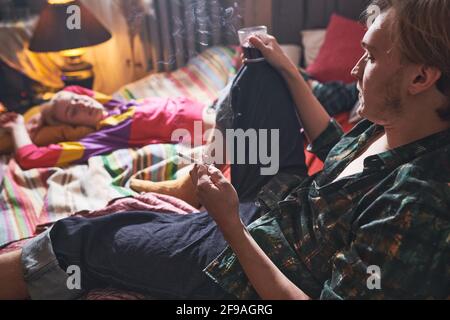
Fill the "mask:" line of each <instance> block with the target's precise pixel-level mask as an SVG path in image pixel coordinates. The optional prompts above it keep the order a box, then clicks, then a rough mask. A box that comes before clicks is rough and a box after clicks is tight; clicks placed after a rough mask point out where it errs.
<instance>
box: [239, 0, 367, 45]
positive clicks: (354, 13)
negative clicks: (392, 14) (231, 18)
mask: <svg viewBox="0 0 450 320" xmlns="http://www.w3.org/2000/svg"><path fill="white" fill-rule="evenodd" d="M238 2H240V3H242V4H244V5H245V15H244V21H245V24H246V25H260V24H265V25H268V26H269V27H270V29H271V32H272V34H274V35H275V36H276V37H277V39H278V41H280V43H294V44H295V43H299V41H300V35H299V32H300V31H301V30H305V29H317V28H326V26H327V25H328V22H329V20H330V17H331V15H332V14H333V13H338V14H340V15H342V16H345V17H347V18H350V19H355V20H358V19H359V18H360V17H361V14H362V13H363V11H364V9H365V8H366V7H367V5H368V4H369V3H370V0H238Z"/></svg>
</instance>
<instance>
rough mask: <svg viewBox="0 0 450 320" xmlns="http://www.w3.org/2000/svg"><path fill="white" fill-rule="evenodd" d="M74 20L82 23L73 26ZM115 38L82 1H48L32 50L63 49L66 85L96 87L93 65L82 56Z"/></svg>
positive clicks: (51, 50) (40, 19)
mask: <svg viewBox="0 0 450 320" xmlns="http://www.w3.org/2000/svg"><path fill="white" fill-rule="evenodd" d="M74 6H75V7H74ZM73 15H77V16H73ZM70 19H75V20H74V21H78V22H79V25H75V27H74V26H73V25H72V26H70V25H69V23H71V22H70V21H72V20H70ZM76 19H78V20H76ZM72 22H73V21H72ZM111 37H112V36H111V33H110V32H109V31H108V30H107V29H106V28H105V27H104V26H103V25H102V24H101V23H100V22H99V21H98V20H97V18H95V16H94V15H93V14H92V13H91V12H90V11H89V10H88V9H87V8H86V7H84V6H83V5H82V4H81V2H80V1H79V0H48V3H47V5H46V6H45V8H44V9H43V11H42V13H41V15H40V18H39V22H38V24H37V27H36V29H35V31H34V34H33V37H32V38H31V41H30V48H29V49H30V51H33V52H60V53H61V55H62V56H63V57H64V66H63V67H62V80H63V82H64V84H65V85H80V86H83V87H86V88H92V86H93V83H94V71H93V67H92V65H91V64H89V63H87V62H85V61H83V59H82V56H83V54H84V53H85V48H86V47H91V46H95V45H97V44H100V43H103V42H105V41H108V40H109V39H111Z"/></svg>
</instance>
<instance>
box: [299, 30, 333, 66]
mask: <svg viewBox="0 0 450 320" xmlns="http://www.w3.org/2000/svg"><path fill="white" fill-rule="evenodd" d="M326 33H327V30H326V29H316V30H304V31H302V32H301V38H302V44H303V50H304V57H305V66H306V67H309V66H310V65H311V64H313V63H314V61H315V60H316V59H317V56H318V55H319V52H320V49H321V48H322V45H323V43H324V42H325V36H326Z"/></svg>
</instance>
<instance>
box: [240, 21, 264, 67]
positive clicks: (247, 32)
mask: <svg viewBox="0 0 450 320" xmlns="http://www.w3.org/2000/svg"><path fill="white" fill-rule="evenodd" d="M238 35H239V41H240V44H241V47H242V50H243V52H244V57H245V61H246V62H247V63H252V62H260V61H264V56H263V54H262V53H261V51H259V50H258V49H256V48H255V47H254V46H253V45H252V44H251V43H250V41H249V40H250V38H251V37H252V36H255V35H267V27H266V26H257V27H250V28H243V29H240V30H239V31H238Z"/></svg>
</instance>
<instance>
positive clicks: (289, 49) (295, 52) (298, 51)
mask: <svg viewBox="0 0 450 320" xmlns="http://www.w3.org/2000/svg"><path fill="white" fill-rule="evenodd" d="M281 50H283V51H284V53H285V54H286V55H287V56H288V57H289V59H291V60H292V62H294V63H295V65H297V66H299V65H300V58H301V57H302V48H301V47H300V46H299V45H296V44H284V45H281Z"/></svg>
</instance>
